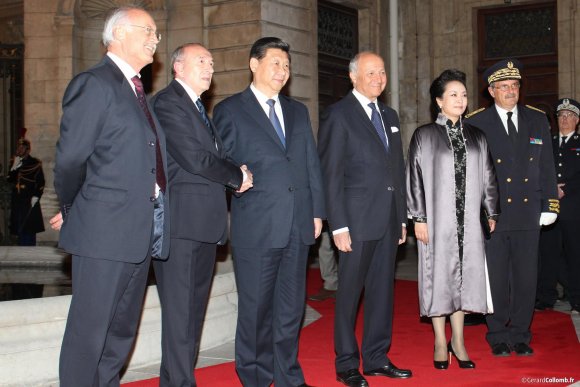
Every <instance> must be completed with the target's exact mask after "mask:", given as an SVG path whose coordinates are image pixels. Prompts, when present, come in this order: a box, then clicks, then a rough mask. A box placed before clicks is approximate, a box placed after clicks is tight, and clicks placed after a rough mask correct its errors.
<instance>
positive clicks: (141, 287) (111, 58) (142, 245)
mask: <svg viewBox="0 0 580 387" xmlns="http://www.w3.org/2000/svg"><path fill="white" fill-rule="evenodd" d="M159 39H160V36H159V35H158V34H157V32H156V25H155V22H154V21H153V19H152V18H151V16H150V15H149V14H148V13H147V12H146V11H145V10H143V9H141V8H136V7H124V8H119V9H116V10H114V11H113V12H112V13H111V14H110V15H109V16H108V18H107V19H106V21H105V27H104V30H103V43H104V44H105V46H106V48H107V55H106V56H105V58H104V59H103V60H102V61H101V62H100V63H98V64H97V65H95V66H94V67H92V68H90V69H88V70H87V71H84V72H82V73H80V74H79V75H77V76H76V77H75V78H74V79H73V80H72V81H71V82H70V84H69V86H68V88H67V90H66V92H65V95H64V98H63V103H62V106H63V116H62V120H61V126H60V139H59V141H58V144H57V149H56V165H55V168H54V184H55V188H56V193H57V195H58V199H59V202H60V208H61V212H60V213H59V214H58V215H57V216H55V217H54V218H53V219H51V224H52V226H53V228H55V229H58V228H59V227H61V226H62V228H61V232H60V247H62V248H63V249H64V250H66V251H67V252H69V253H71V254H72V256H73V257H72V287H73V296H72V301H71V305H70V310H69V315H68V320H67V325H66V330H65V333H64V339H63V342H62V349H61V356H60V385H61V386H62V387H82V386H87V387H88V386H118V385H119V372H120V371H121V369H122V367H123V365H124V364H125V361H126V359H127V356H128V355H129V352H130V350H131V348H132V346H133V342H134V338H135V332H136V330H137V326H138V324H139V317H140V313H141V306H142V304H143V295H144V292H145V286H146V284H147V273H148V270H149V263H150V261H151V257H159V258H166V257H167V256H168V250H169V238H168V237H169V229H168V226H169V222H168V220H169V219H168V218H169V214H168V211H163V209H164V206H166V205H167V204H168V203H167V196H166V195H165V192H166V173H167V172H166V169H165V166H166V165H167V162H166V157H165V138H164V135H163V132H162V130H161V126H160V125H159V122H157V120H156V118H155V116H154V115H153V113H152V111H151V110H150V107H149V106H148V104H147V101H146V99H145V93H144V90H143V84H142V83H141V80H140V79H139V71H140V70H141V69H142V68H143V67H144V66H146V65H147V64H149V63H151V62H153V55H154V53H155V49H156V48H157V44H158V43H159ZM63 220H64V222H63Z"/></svg>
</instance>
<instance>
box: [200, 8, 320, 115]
mask: <svg viewBox="0 0 580 387" xmlns="http://www.w3.org/2000/svg"><path fill="white" fill-rule="evenodd" d="M208 3H209V4H208V5H205V6H204V7H203V8H204V22H203V25H204V36H205V41H206V44H207V47H208V48H209V49H210V50H211V51H212V54H213V56H214V60H215V70H216V72H215V74H214V81H213V95H214V98H213V99H212V104H213V105H215V104H216V103H218V102H219V101H221V100H222V99H224V98H226V97H228V96H230V95H232V94H235V93H238V92H240V91H242V90H244V89H245V88H246V87H247V86H248V84H249V82H250V81H251V74H250V70H249V68H248V66H249V52H250V47H251V46H252V44H253V43H254V41H256V40H257V39H259V38H261V37H264V36H277V37H279V38H281V39H283V40H285V41H287V42H288V43H289V44H290V47H291V56H292V65H291V72H292V73H291V77H290V81H289V85H287V86H286V93H287V94H289V95H290V96H292V97H294V98H296V99H298V100H300V101H301V102H303V103H304V104H306V106H308V109H309V111H310V117H311V119H313V120H314V119H316V122H317V121H318V119H317V118H318V106H317V100H318V98H317V94H318V87H317V79H318V76H317V74H316V71H317V66H316V63H317V55H316V23H315V18H314V17H313V16H314V15H315V14H316V13H315V7H316V1H311V0H294V1H290V0H283V1H272V0H238V1H230V2H227V3H216V2H214V1H209V2H208ZM212 107H213V106H212Z"/></svg>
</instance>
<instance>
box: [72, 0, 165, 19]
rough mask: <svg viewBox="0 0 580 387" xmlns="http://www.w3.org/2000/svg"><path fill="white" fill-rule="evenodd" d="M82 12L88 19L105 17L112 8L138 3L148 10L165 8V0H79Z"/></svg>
mask: <svg viewBox="0 0 580 387" xmlns="http://www.w3.org/2000/svg"><path fill="white" fill-rule="evenodd" d="M77 2H78V7H79V11H80V14H81V15H82V16H83V17H85V18H87V19H103V18H104V16H105V15H106V14H107V12H109V11H110V10H111V9H112V8H116V7H122V6H125V5H136V6H139V7H143V8H144V9H146V10H148V11H159V10H163V9H164V8H165V1H164V0H77Z"/></svg>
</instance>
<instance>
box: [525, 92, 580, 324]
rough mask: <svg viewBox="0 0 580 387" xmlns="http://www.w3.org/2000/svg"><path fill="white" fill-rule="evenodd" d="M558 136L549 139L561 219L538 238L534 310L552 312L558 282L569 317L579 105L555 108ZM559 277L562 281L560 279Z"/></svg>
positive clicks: (579, 251)
mask: <svg viewBox="0 0 580 387" xmlns="http://www.w3.org/2000/svg"><path fill="white" fill-rule="evenodd" d="M556 115H557V117H558V134H556V135H554V136H553V137H552V150H553V152H554V163H555V167H556V178H557V180H558V199H560V216H558V220H557V221H556V222H555V223H554V224H552V225H550V226H548V227H544V228H543V229H542V233H541V234H540V266H539V273H538V290H537V294H536V310H545V309H551V308H552V307H553V306H554V304H555V303H556V299H557V297H558V291H557V289H556V283H557V282H558V280H559V279H560V281H561V283H562V285H563V286H564V289H565V291H566V292H567V295H568V300H569V301H570V306H571V311H572V313H580V244H579V243H578V241H577V238H578V225H579V222H578V215H579V214H580V136H579V135H578V133H577V132H576V129H577V128H578V121H579V118H578V116H579V115H580V103H579V102H578V101H575V100H573V99H572V98H563V99H561V100H559V101H558V103H557V104H556ZM559 277H561V278H559Z"/></svg>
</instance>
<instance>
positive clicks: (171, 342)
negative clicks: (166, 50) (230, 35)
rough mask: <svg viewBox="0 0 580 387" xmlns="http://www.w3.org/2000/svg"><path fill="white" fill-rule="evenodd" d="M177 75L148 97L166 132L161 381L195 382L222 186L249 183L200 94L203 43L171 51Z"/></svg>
mask: <svg viewBox="0 0 580 387" xmlns="http://www.w3.org/2000/svg"><path fill="white" fill-rule="evenodd" d="M171 69H172V73H173V76H174V78H175V79H174V80H173V81H172V82H171V83H170V84H169V85H168V86H167V87H166V88H165V89H163V90H161V91H160V92H159V93H158V94H157V95H156V96H155V98H154V99H153V101H152V105H153V109H154V110H155V113H156V115H157V117H158V118H159V121H160V122H161V124H162V125H163V129H164V130H165V133H166V135H167V169H168V172H169V176H168V177H169V185H170V187H171V188H170V190H171V192H170V193H171V197H172V200H171V206H170V207H169V211H170V212H171V257H170V259H168V260H167V261H154V262H153V266H154V267H155V276H156V278H157V289H158V290H159V297H160V299H161V308H162V309H161V310H162V326H163V331H162V340H161V341H162V345H161V347H162V349H163V356H162V360H161V372H160V383H159V384H160V386H195V385H196V384H195V378H194V376H193V369H194V365H195V360H196V358H197V353H198V350H199V341H200V338H201V330H202V326H203V320H204V316H205V309H206V306H207V300H208V295H209V288H210V285H211V279H212V276H213V271H214V264H215V257H216V245H218V244H224V243H225V241H226V239H227V219H228V209H227V203H226V193H225V190H224V187H225V188H226V189H229V190H231V191H237V192H240V193H241V192H244V191H246V190H247V189H249V188H251V187H252V174H251V172H250V171H249V170H248V169H247V168H246V166H245V165H242V166H239V165H235V164H233V163H231V162H230V161H228V160H226V158H225V157H226V155H225V151H224V147H223V144H222V141H221V139H220V137H219V136H218V135H217V134H216V130H215V128H214V125H213V123H212V122H211V120H210V119H209V117H208V116H207V114H206V112H205V107H204V106H203V103H202V101H201V98H200V97H201V94H202V93H203V92H205V91H206V90H208V89H209V88H210V85H211V79H212V75H213V57H212V55H211V53H210V52H209V51H208V50H207V49H206V48H205V47H203V46H202V45H201V44H197V43H189V44H184V45H183V46H180V47H178V48H177V49H176V50H175V51H174V52H173V55H172V59H171Z"/></svg>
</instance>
